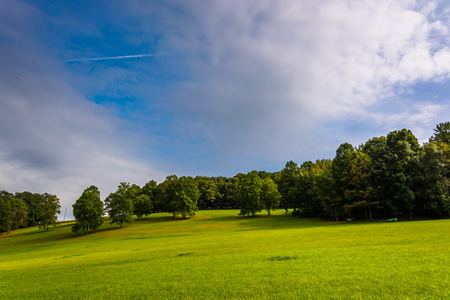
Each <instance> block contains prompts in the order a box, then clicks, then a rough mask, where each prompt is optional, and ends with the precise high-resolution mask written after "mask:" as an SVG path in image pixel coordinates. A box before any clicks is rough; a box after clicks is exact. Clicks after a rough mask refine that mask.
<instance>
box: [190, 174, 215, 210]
mask: <svg viewBox="0 0 450 300" xmlns="http://www.w3.org/2000/svg"><path fill="white" fill-rule="evenodd" d="M195 181H196V182H197V186H198V189H199V191H200V197H199V199H198V207H199V208H201V209H207V208H212V207H214V206H215V203H214V202H215V201H216V199H217V198H218V196H219V189H218V187H217V184H216V183H215V182H214V181H213V180H212V179H210V178H208V177H206V176H197V177H195Z"/></svg>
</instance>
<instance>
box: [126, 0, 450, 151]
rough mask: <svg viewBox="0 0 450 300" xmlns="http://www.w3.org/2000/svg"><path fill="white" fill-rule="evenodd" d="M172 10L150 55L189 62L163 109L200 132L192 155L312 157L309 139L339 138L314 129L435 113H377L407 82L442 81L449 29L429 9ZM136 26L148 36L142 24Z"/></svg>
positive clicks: (234, 6) (188, 130) (234, 5)
mask: <svg viewBox="0 0 450 300" xmlns="http://www.w3.org/2000/svg"><path fill="white" fill-rule="evenodd" d="M174 3H175V4H174ZM174 3H172V5H174V6H177V8H178V10H177V12H180V13H179V14H177V15H176V16H174V15H170V13H169V12H168V11H170V10H169V9H168V10H167V11H166V14H164V17H165V19H164V20H158V22H161V23H162V24H161V23H159V24H158V26H159V27H160V28H162V29H161V32H163V33H164V34H163V38H162V39H161V42H160V51H162V52H166V51H168V52H170V51H172V52H173V51H176V50H177V49H178V50H179V53H178V54H179V55H181V56H183V57H184V58H185V60H186V61H188V62H189V66H190V71H191V72H192V73H191V75H192V81H190V82H185V83H183V84H180V85H178V86H175V88H177V90H176V91H175V92H174V95H173V96H172V97H171V98H170V100H169V101H171V102H169V106H171V107H173V106H175V107H178V109H179V110H178V111H177V116H178V118H179V119H181V120H184V121H185V123H183V125H182V126H180V127H181V128H182V133H180V137H183V136H186V137H187V139H190V138H192V136H195V135H197V134H198V132H199V131H200V132H203V135H204V137H205V142H204V143H203V144H202V145H201V146H202V147H205V148H208V147H211V149H214V150H206V151H210V152H211V153H216V151H217V153H219V154H220V153H222V154H223V155H224V156H227V155H235V154H236V153H238V152H240V153H245V154H247V155H248V156H249V157H266V158H267V157H271V156H273V157H278V158H280V157H282V159H286V158H288V157H292V156H293V155H297V156H302V155H303V156H305V155H309V154H310V153H311V149H310V147H306V146H305V143H303V142H301V141H303V140H305V139H307V140H308V142H311V143H314V140H313V139H311V140H309V138H308V136H309V135H310V132H315V133H317V134H315V135H319V134H318V133H323V132H325V134H327V136H326V137H325V138H324V140H327V139H330V140H335V139H339V138H342V136H341V134H340V133H339V132H333V131H330V130H328V131H327V130H325V129H324V128H325V127H324V125H326V124H327V123H330V122H335V121H337V120H341V121H342V122H344V121H346V120H353V121H355V120H359V121H360V122H365V123H367V122H369V123H370V122H373V123H374V126H375V125H376V124H378V125H380V126H381V125H382V124H383V122H385V123H390V124H395V126H398V127H404V126H405V125H406V124H410V122H409V121H408V120H414V122H415V123H416V124H418V123H422V124H424V125H425V124H427V123H428V122H432V119H433V116H434V117H436V114H437V113H438V111H437V110H436V109H428V110H427V111H426V113H425V114H420V113H416V109H415V107H417V106H416V104H415V103H414V101H412V100H411V102H410V103H409V105H410V106H412V107H413V108H414V109H411V110H406V111H405V112H403V113H401V114H397V113H396V112H393V113H392V114H391V113H389V110H390V108H391V106H390V105H387V106H385V107H384V108H380V105H379V104H380V103H385V104H389V102H386V101H385V100H386V99H392V101H395V99H399V98H402V97H403V98H404V97H408V95H406V94H402V93H401V91H402V90H408V87H409V86H411V85H414V84H416V83H418V82H423V81H436V80H443V79H445V78H448V73H449V71H450V64H448V63H447V61H448V59H449V55H450V52H449V49H448V47H446V46H445V45H443V44H442V39H440V38H439V37H440V36H442V35H445V34H446V33H447V32H448V28H447V27H446V25H445V24H448V23H447V22H448V20H447V19H442V20H436V19H433V20H431V19H430V18H431V17H434V18H437V17H438V15H437V14H435V13H434V11H436V10H437V9H438V5H437V4H436V3H434V4H429V5H427V4H426V3H425V4H424V3H418V2H416V1H395V2H393V1H377V2H373V1H319V2H317V1H315V2H311V1H244V2H242V1H227V2H223V1H211V2H208V3H207V4H206V3H204V2H197V1H190V2H179V1H175V2H174ZM136 6H137V7H141V6H142V7H144V8H143V9H139V11H133V13H134V14H136V15H137V16H138V18H143V19H145V16H146V12H147V10H146V9H145V7H146V4H145V2H139V5H136ZM158 9H161V8H158ZM150 11H152V10H150ZM152 12H153V11H152ZM167 14H169V17H168V16H167ZM439 16H442V15H439ZM175 17H176V18H177V19H176V21H173V20H174V18H175ZM165 20H169V21H167V22H165ZM142 22H143V23H144V24H146V23H147V27H146V28H153V25H154V23H152V21H148V22H147V21H145V20H143V21H142ZM144 31H145V27H144ZM436 39H439V40H436ZM174 49H175V50H174ZM394 96H395V97H394ZM427 100H429V99H427ZM381 101H383V102H381ZM402 101H405V100H404V99H403V100H402ZM391 105H393V106H395V107H396V106H397V105H395V103H392V104H391ZM426 105H427V106H428V107H438V106H439V105H443V106H447V105H448V103H441V104H436V103H431V104H430V103H429V104H426ZM375 109H382V110H383V111H381V112H380V111H375V112H374V110H375ZM379 116H383V121H381V120H380V117H379ZM192 120H194V121H192ZM382 127H383V128H384V126H382ZM366 134H367V133H366ZM369 134H370V133H369ZM313 135H314V134H313ZM209 137H214V138H209ZM368 138H370V136H369V137H367V136H366V137H364V139H368ZM292 140H295V141H292ZM317 142H319V141H317ZM321 142H322V141H321ZM341 142H343V141H341ZM230 145H233V147H230ZM280 145H283V146H280ZM284 145H289V146H287V147H286V146H284ZM199 147H200V146H199ZM199 149H200V148H199ZM199 149H196V151H198V150H199ZM202 149H203V150H204V148H202Z"/></svg>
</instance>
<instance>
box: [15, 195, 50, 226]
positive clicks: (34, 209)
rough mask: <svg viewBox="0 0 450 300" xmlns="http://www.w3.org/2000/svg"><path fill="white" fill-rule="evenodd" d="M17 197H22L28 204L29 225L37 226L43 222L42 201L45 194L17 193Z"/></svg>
mask: <svg viewBox="0 0 450 300" xmlns="http://www.w3.org/2000/svg"><path fill="white" fill-rule="evenodd" d="M15 197H16V198H19V199H21V200H22V201H23V202H25V204H26V205H27V210H28V217H27V226H35V225H38V224H40V223H41V222H42V220H41V216H42V202H43V201H44V199H43V195H41V194H33V193H30V192H22V193H16V194H15Z"/></svg>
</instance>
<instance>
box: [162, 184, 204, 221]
mask: <svg viewBox="0 0 450 300" xmlns="http://www.w3.org/2000/svg"><path fill="white" fill-rule="evenodd" d="M172 189H173V190H172V191H171V192H170V193H171V194H173V195H174V196H173V198H172V201H171V202H170V203H169V212H170V213H172V214H173V217H175V216H177V215H181V216H182V217H183V219H186V216H193V215H195V212H196V211H197V210H198V208H197V201H198V198H199V197H200V191H199V190H198V187H197V182H196V181H195V179H194V178H192V177H190V176H182V177H180V178H179V179H178V180H177V181H176V182H174V184H173V185H172Z"/></svg>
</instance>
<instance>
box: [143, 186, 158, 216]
mask: <svg viewBox="0 0 450 300" xmlns="http://www.w3.org/2000/svg"><path fill="white" fill-rule="evenodd" d="M157 190H158V184H157V183H156V181H154V180H150V181H149V182H147V183H146V184H145V185H144V186H143V187H142V195H147V196H148V197H149V198H150V200H151V201H152V205H153V211H154V212H157V211H161V206H160V203H159V201H158V200H159V199H158V197H157Z"/></svg>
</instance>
